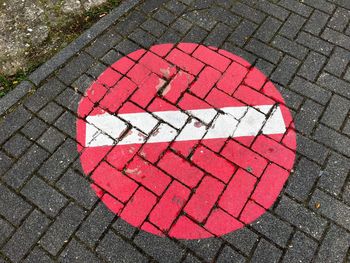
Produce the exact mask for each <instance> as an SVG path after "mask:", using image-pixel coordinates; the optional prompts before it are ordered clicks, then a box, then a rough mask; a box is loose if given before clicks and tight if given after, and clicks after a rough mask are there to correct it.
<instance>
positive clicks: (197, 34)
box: [182, 26, 208, 43]
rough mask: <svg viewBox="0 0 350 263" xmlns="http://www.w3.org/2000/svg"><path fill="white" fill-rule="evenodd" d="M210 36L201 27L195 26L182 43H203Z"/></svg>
mask: <svg viewBox="0 0 350 263" xmlns="http://www.w3.org/2000/svg"><path fill="white" fill-rule="evenodd" d="M207 35H208V32H207V31H206V30H204V29H203V28H201V27H199V26H193V27H192V28H191V30H190V31H188V33H187V34H186V36H185V37H184V38H183V39H182V42H194V43H199V42H202V41H203V40H204V39H205V38H206V37H207Z"/></svg>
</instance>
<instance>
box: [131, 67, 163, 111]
mask: <svg viewBox="0 0 350 263" xmlns="http://www.w3.org/2000/svg"><path fill="white" fill-rule="evenodd" d="M164 83H165V80H163V79H161V78H159V76H157V75H156V74H153V73H152V74H151V75H149V76H148V77H147V79H145V81H144V82H142V83H141V84H139V85H138V87H139V88H138V89H137V90H136V91H135V93H134V94H133V95H132V96H131V100H132V101H133V102H135V103H137V104H138V105H140V106H141V107H142V108H146V106H147V105H148V104H149V103H150V101H151V100H152V99H153V98H154V96H155V95H156V94H157V92H158V89H159V88H161V87H162V86H163V85H164Z"/></svg>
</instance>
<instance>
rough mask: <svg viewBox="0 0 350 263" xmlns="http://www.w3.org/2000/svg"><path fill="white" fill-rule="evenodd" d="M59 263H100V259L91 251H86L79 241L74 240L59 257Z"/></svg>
mask: <svg viewBox="0 0 350 263" xmlns="http://www.w3.org/2000/svg"><path fill="white" fill-rule="evenodd" d="M59 262H62V263H81V262H89V263H98V262H101V261H100V259H98V258H97V257H96V255H95V254H93V253H92V252H91V251H89V250H88V249H86V248H85V247H84V246H83V245H82V244H80V243H79V242H78V241H77V240H75V239H72V240H71V241H70V242H69V244H68V245H67V246H66V248H65V249H64V250H63V252H62V253H61V255H60V257H59Z"/></svg>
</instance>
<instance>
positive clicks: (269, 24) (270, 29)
mask: <svg viewBox="0 0 350 263" xmlns="http://www.w3.org/2000/svg"><path fill="white" fill-rule="evenodd" d="M281 25H282V22H280V21H279V20H277V19H275V18H273V17H270V16H269V17H267V18H266V20H265V21H264V23H262V24H261V26H260V27H259V29H258V30H257V31H256V33H255V35H254V36H255V37H256V38H258V39H259V40H261V41H263V42H265V43H268V42H270V40H271V39H272V37H273V36H274V35H275V33H276V32H277V31H278V29H279V28H280V26H281Z"/></svg>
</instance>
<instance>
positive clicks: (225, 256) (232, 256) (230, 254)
mask: <svg viewBox="0 0 350 263" xmlns="http://www.w3.org/2000/svg"><path fill="white" fill-rule="evenodd" d="M216 262H218V263H224V262H237V263H243V262H246V259H245V258H244V257H243V256H242V255H240V254H239V253H238V252H236V251H234V250H233V249H232V248H230V247H229V246H225V247H224V248H223V250H222V251H221V253H220V255H219V257H218V258H217V260H216Z"/></svg>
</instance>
